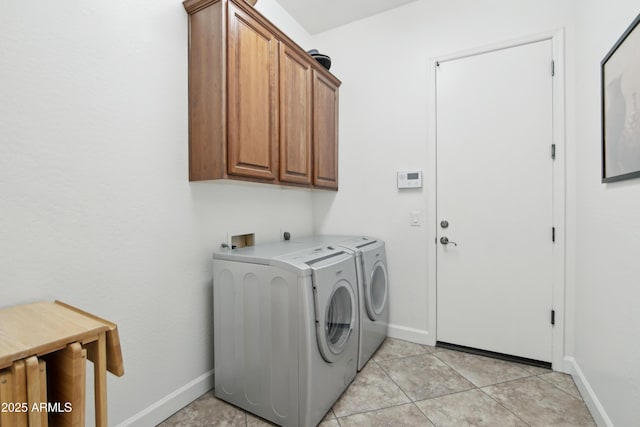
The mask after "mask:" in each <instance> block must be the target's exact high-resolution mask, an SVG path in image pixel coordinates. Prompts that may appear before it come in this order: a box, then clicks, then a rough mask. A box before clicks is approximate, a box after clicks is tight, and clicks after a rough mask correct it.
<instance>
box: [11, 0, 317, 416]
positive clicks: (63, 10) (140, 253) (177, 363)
mask: <svg viewBox="0 0 640 427" xmlns="http://www.w3.org/2000/svg"><path fill="white" fill-rule="evenodd" d="M272 3H273V2H272V1H271V0H262V1H261V3H260V5H261V6H264V7H265V8H269V7H271V8H270V9H269V10H270V15H269V17H270V18H271V19H273V20H274V22H276V23H277V24H279V25H281V24H282V23H285V24H286V23H287V22H290V21H291V19H290V18H289V17H287V16H286V15H285V14H284V12H283V11H282V9H279V6H278V5H277V4H275V5H273V4H272ZM270 4H271V6H270ZM290 27H291V28H289V30H291V31H292V32H293V33H295V34H297V36H298V37H302V38H304V37H308V35H306V34H305V33H304V31H303V30H301V29H300V28H299V27H297V28H296V26H295V25H290ZM187 150H188V144H187V14H186V12H185V11H184V8H183V6H182V4H181V2H180V1H176V0H136V1H122V0H119V1H108V2H83V1H67V2H50V1H46V0H36V1H35V2H28V3H27V2H23V1H18V0H9V1H3V2H2V3H1V4H0V307H6V306H11V305H15V304H21V303H27V302H32V301H36V300H53V299H60V300H62V301H66V302H68V303H70V304H73V305H77V306H78V307H80V308H82V309H85V310H88V311H91V312H94V313H95V314H97V315H99V316H102V317H105V318H107V319H110V320H112V321H114V322H116V323H117V324H118V327H119V331H120V338H121V342H122V350H123V355H124V362H125V375H124V377H122V378H115V377H113V376H111V375H109V379H108V391H109V420H110V423H109V424H110V425H116V424H118V423H121V422H123V421H124V420H126V419H128V418H130V417H134V416H137V415H144V417H142V418H139V419H138V422H139V424H140V425H152V424H153V423H154V422H158V421H160V420H161V419H162V418H159V417H163V416H166V415H169V414H170V413H171V412H173V410H176V409H178V408H179V407H180V406H182V405H183V404H186V403H187V402H188V401H189V400H191V399H193V398H195V397H196V396H197V393H199V392H202V391H204V390H206V389H208V388H210V386H211V385H212V383H211V375H210V370H211V369H212V367H213V353H212V347H213V336H212V330H213V328H212V301H211V298H212V297H211V296H212V291H211V273H212V272H211V263H210V259H211V253H212V251H213V250H214V249H216V248H217V247H218V246H219V245H220V243H221V242H223V241H225V240H226V238H227V232H229V231H231V232H234V231H239V232H256V237H257V239H258V241H267V240H275V239H278V238H279V233H280V229H281V228H283V229H287V230H289V231H291V232H292V233H294V234H308V233H310V232H311V229H312V213H311V192H310V191H309V190H299V189H291V188H281V187H278V186H268V185H260V184H246V183H233V182H222V183H189V182H188V179H187ZM194 380H195V381H194ZM192 381H194V382H193V383H192V384H190V385H191V386H192V387H189V386H187V387H186V388H185V385H187V384H188V383H190V382H192ZM172 393H173V394H172ZM190 393H191V394H190ZM193 393H196V395H195V396H194V395H193ZM167 396H169V400H168V401H167V402H166V404H165V405H164V406H162V405H161V404H162V403H163V402H161V399H163V398H166V397H167ZM172 398H173V399H172ZM153 405H156V406H158V408H156V406H153ZM154 409H157V410H156V411H154ZM90 410H91V408H90ZM141 411H147V412H149V413H147V412H141ZM136 414H137V415H136ZM132 421H133V420H132ZM88 425H91V421H90V419H89V424H88Z"/></svg>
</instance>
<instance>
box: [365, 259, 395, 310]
mask: <svg viewBox="0 0 640 427" xmlns="http://www.w3.org/2000/svg"><path fill="white" fill-rule="evenodd" d="M362 257H363V264H364V265H363V273H362V276H363V277H364V303H365V307H366V308H367V316H369V318H370V319H371V320H379V319H380V317H381V316H382V314H383V311H384V308H385V306H386V305H387V295H388V294H389V290H388V285H389V277H388V276H387V267H386V262H387V260H386V254H385V252H384V246H382V248H377V249H376V250H375V251H368V252H364V253H363V255H362Z"/></svg>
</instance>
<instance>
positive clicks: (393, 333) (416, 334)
mask: <svg viewBox="0 0 640 427" xmlns="http://www.w3.org/2000/svg"><path fill="white" fill-rule="evenodd" d="M388 335H389V336H390V337H391V338H397V339H399V340H404V341H411V342H415V343H418V344H425V345H436V339H435V337H434V336H433V334H429V331H425V330H422V329H413V328H407V327H406V326H400V325H393V324H389V331H388Z"/></svg>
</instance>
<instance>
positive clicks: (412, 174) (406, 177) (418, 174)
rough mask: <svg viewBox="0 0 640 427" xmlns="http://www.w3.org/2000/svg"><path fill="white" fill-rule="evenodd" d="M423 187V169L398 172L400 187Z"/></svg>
mask: <svg viewBox="0 0 640 427" xmlns="http://www.w3.org/2000/svg"><path fill="white" fill-rule="evenodd" d="M420 187H422V171H401V172H398V188H420Z"/></svg>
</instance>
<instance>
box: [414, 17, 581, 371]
mask: <svg viewBox="0 0 640 427" xmlns="http://www.w3.org/2000/svg"><path fill="white" fill-rule="evenodd" d="M545 40H551V45H552V59H553V61H554V76H553V82H552V91H553V93H552V104H553V105H552V109H553V118H552V129H553V143H555V144H556V153H555V154H556V158H555V160H554V161H553V167H552V170H553V172H552V173H553V190H552V191H553V202H552V209H553V226H555V228H556V234H555V244H554V246H553V261H552V263H553V265H552V280H553V284H552V288H553V291H552V292H553V299H552V304H553V309H554V310H555V326H554V327H553V330H552V339H551V340H552V343H551V345H552V357H551V363H552V366H553V369H554V370H556V371H561V372H570V364H568V363H566V362H565V361H564V356H565V334H566V325H567V322H566V311H567V306H566V301H565V287H566V283H565V281H566V276H565V264H566V252H565V247H566V224H565V223H566V221H565V201H566V194H565V180H566V142H565V82H564V74H565V71H564V70H565V61H564V30H563V29H558V30H552V31H547V32H543V33H538V34H534V35H529V36H524V37H521V38H518V39H513V40H508V41H505V42H500V43H495V44H491V45H485V46H481V47H476V48H472V49H469V50H465V51H461V52H456V53H453V54H449V55H443V56H440V57H436V58H429V64H428V71H429V75H428V79H429V82H428V84H429V91H430V93H431V94H432V97H431V101H430V102H429V111H428V123H431V124H432V126H430V128H429V136H428V142H427V172H426V174H425V175H426V185H425V187H426V190H427V206H428V208H427V218H431V221H429V222H428V224H427V230H426V231H427V247H428V248H430V249H429V250H428V265H431V266H433V268H432V269H431V270H430V271H429V272H428V279H427V280H428V284H427V288H428V300H427V310H428V311H427V313H428V320H427V322H428V325H427V330H428V342H427V344H430V345H435V342H436V333H437V332H436V331H437V316H436V310H437V298H436V293H437V274H436V273H437V272H436V269H437V265H438V264H437V246H436V245H437V240H436V238H437V232H438V230H437V222H438V218H437V209H436V207H437V206H436V204H437V182H436V180H437V166H438V164H437V163H438V162H437V129H436V127H437V120H436V119H437V99H436V95H437V80H436V78H437V77H436V74H437V73H436V67H437V64H438V63H441V62H447V61H452V60H456V59H462V58H465V57H470V56H475V55H480V54H484V53H490V52H494V51H497V50H502V49H507V48H511V47H517V46H522V45H525V44H530V43H535V42H540V41H545ZM549 73H551V64H549ZM551 143H552V142H551V141H550V142H549V156H551ZM549 161H552V160H551V158H550V159H549ZM551 225H552V224H550V226H551ZM432 242H434V243H435V244H434V243H432Z"/></svg>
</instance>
